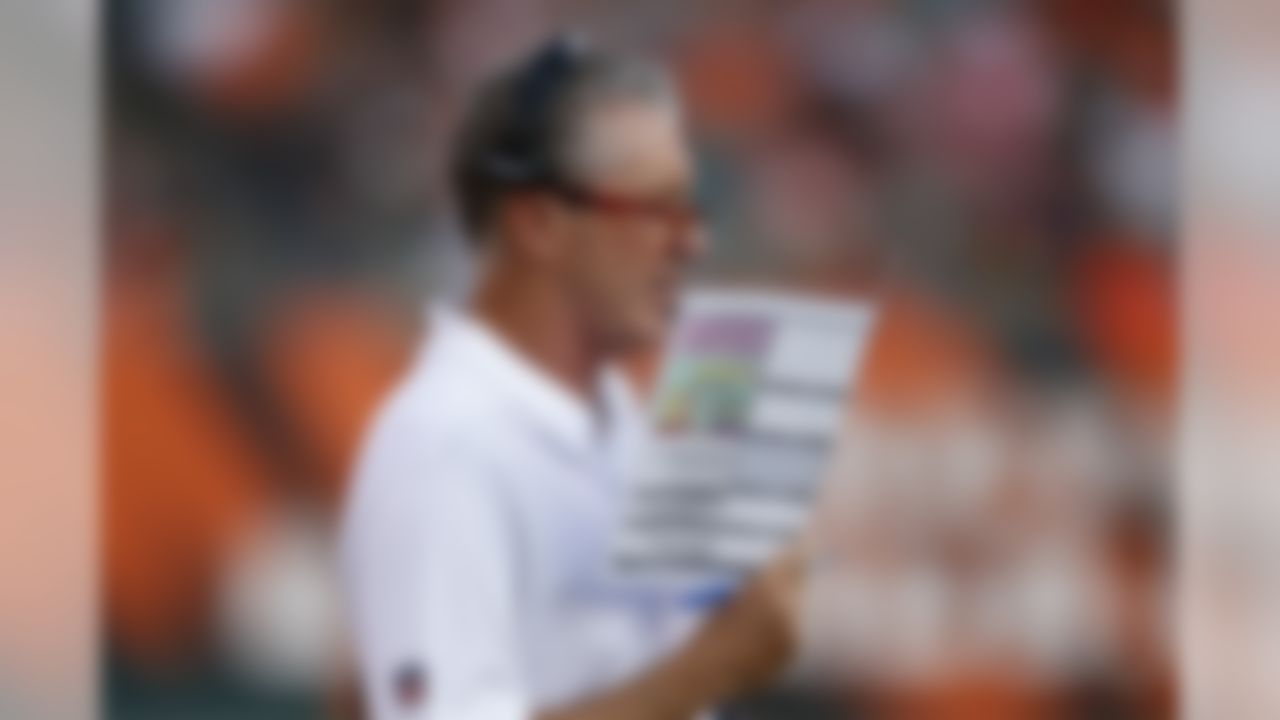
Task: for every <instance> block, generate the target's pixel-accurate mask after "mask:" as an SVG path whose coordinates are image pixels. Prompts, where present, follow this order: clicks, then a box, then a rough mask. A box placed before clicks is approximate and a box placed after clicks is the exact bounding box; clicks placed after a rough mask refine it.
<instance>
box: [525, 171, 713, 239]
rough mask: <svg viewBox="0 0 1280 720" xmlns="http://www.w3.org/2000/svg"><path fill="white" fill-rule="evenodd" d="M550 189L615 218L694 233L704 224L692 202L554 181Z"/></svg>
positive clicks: (573, 201)
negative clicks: (642, 221)
mask: <svg viewBox="0 0 1280 720" xmlns="http://www.w3.org/2000/svg"><path fill="white" fill-rule="evenodd" d="M550 189H551V190H552V191H553V192H554V193H555V194H556V195H558V196H559V197H561V198H562V199H564V200H565V201H567V202H568V203H570V204H572V205H574V206H577V207H580V208H585V209H589V210H592V211H594V212H598V213H601V214H604V215H611V216H614V217H626V218H639V219H649V220H653V221H656V222H659V223H661V224H662V225H664V226H665V227H667V228H669V229H671V230H672V231H675V232H680V233H687V232H694V231H698V230H700V229H701V228H702V225H703V213H702V210H701V208H699V207H698V205H697V203H694V202H688V201H672V200H659V199H654V198H640V197H628V196H626V195H619V194H615V193H608V192H602V191H599V190H590V189H587V188H583V187H579V186H576V185H571V184H566V183H554V184H552V185H551V187H550Z"/></svg>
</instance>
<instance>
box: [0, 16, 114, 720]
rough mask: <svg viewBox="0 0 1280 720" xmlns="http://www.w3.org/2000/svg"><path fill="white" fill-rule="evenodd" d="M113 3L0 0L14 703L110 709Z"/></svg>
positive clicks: (9, 693)
mask: <svg viewBox="0 0 1280 720" xmlns="http://www.w3.org/2000/svg"><path fill="white" fill-rule="evenodd" d="M99 13H100V6H99V4H98V3H97V2H94V0H6V1H5V2H0V717H23V718H25V717H31V718H37V717H39V718H45V717H48V718H55V717H56V718H67V719H68V720H78V719H79V718H88V717H93V716H94V715H95V714H96V704H97V694H98V693H97V683H96V678H97V670H98V668H97V638H98V626H97V608H98V606H99V602H98V597H97V595H96V588H97V560H98V557H99V553H98V547H97V543H98V535H97V533H96V518H97V517H98V513H97V507H98V506H97V499H98V498H97V476H98V472H97V470H98V458H97V452H96V437H97V434H96V423H97V417H98V416H97V412H96V410H97V404H96V396H97V383H96V377H97V357H98V353H97V349H98V344H97V336H96V315H97V310H98V308H97V304H98V301H97V298H98V294H97V290H98V282H97V277H98V264H97V262H96V260H97V254H98V252H97V247H98V245H97V237H98V203H97V197H98V195H97V190H98V188H97V180H98V173H97V170H98V163H97V157H98V122H97V120H98V115H97V107H98V102H97V101H98V88H97V82H96V81H97V75H98V70H99V67H98V63H99V56H98V31H99V26H98V22H97V21H98V18H99V16H100V15H99Z"/></svg>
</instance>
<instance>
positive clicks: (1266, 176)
mask: <svg viewBox="0 0 1280 720" xmlns="http://www.w3.org/2000/svg"><path fill="white" fill-rule="evenodd" d="M1181 9H1182V14H1181V23H1180V24H1181V32H1182V37H1181V41H1182V42H1181V47H1182V52H1183V56H1182V87H1183V114H1182V128H1183V132H1182V143H1181V146H1182V176H1183V179H1182V184H1181V189H1182V209H1183V212H1182V228H1181V230H1182V237H1183V238H1184V242H1183V243H1182V244H1181V248H1180V249H1181V293H1182V298H1181V299H1182V302H1181V313H1182V324H1181V329H1182V333H1181V335H1182V355H1181V360H1182V378H1181V415H1180V420H1179V446H1178V453H1179V455H1178V461H1179V462H1178V474H1179V477H1178V480H1179V492H1178V509H1179V523H1178V527H1179V534H1178V547H1177V551H1178V552H1177V555H1178V569H1177V581H1176V605H1177V609H1178V627H1177V635H1178V648H1179V669H1180V678H1181V690H1182V693H1181V715H1182V717H1186V718H1192V719H1194V720H1218V719H1220V718H1231V719H1232V720H1253V719H1254V718H1257V719H1259V720H1263V719H1267V718H1278V717H1280V129H1278V128H1280V87H1278V84H1280V42H1278V41H1277V37H1278V36H1277V29H1280V4H1277V3H1275V2H1274V1H1273V0H1186V1H1185V2H1184V4H1183V5H1182V6H1181Z"/></svg>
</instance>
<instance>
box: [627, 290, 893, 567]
mask: <svg viewBox="0 0 1280 720" xmlns="http://www.w3.org/2000/svg"><path fill="white" fill-rule="evenodd" d="M872 317H873V316H872V311H871V308H870V307H869V306H868V305H866V304H863V303H857V302H849V301H837V300H830V299H815V298H809V297H805V296H795V295H787V294H782V293H775V292H749V291H698V292H695V293H692V294H690V295H689V296H687V297H686V298H685V300H684V303H683V305H682V310H681V318H680V321H679V322H678V324H677V327H676V329H675V332H674V333H673V335H672V342H671V345H670V346H669V348H668V350H667V354H666V357H665V358H664V362H663V368H662V372H661V374H660V378H659V382H658V387H657V390H656V392H655V394H654V399H653V404H652V407H651V415H652V422H653V425H654V430H655V433H654V436H655V437H654V442H653V444H652V447H651V448H650V451H649V452H648V454H647V455H646V457H645V458H644V460H643V462H641V464H640V466H639V467H638V468H637V470H636V473H635V476H634V477H633V478H632V482H631V483H630V484H629V487H628V493H629V494H628V497H627V502H626V503H625V504H624V511H623V519H622V526H621V527H622V529H621V532H620V533H619V536H618V537H617V538H616V543H615V548H614V558H615V560H616V562H617V564H618V567H619V568H620V569H621V570H622V571H623V572H624V573H625V574H626V575H629V576H632V577H648V578H652V579H659V580H662V581H664V582H672V583H677V584H679V585H680V586H682V587H687V588H689V589H690V590H696V589H698V588H705V587H716V586H723V585H724V584H726V583H732V582H733V581H734V580H736V579H737V578H738V577H740V576H741V574H742V573H743V572H745V571H748V570H750V569H752V568H754V567H756V566H758V565H760V564H761V563H763V562H765V561H767V560H768V559H769V558H770V557H771V556H772V555H773V554H774V553H775V552H777V550H778V549H779V548H780V547H781V545H782V544H783V543H785V542H786V541H787V539H788V538H790V537H792V536H793V535H794V534H795V533H796V532H797V531H798V530H800V529H801V528H803V527H804V526H805V524H806V522H807V521H808V517H809V514H810V513H809V510H810V505H811V503H812V499H813V496H814V492H815V490H816V488H817V485H818V481H819V479H820V478H821V476H822V475H823V473H824V471H825V469H826V465H827V462H828V460H829V458H830V456H831V452H832V450H833V448H834V446H835V442H836V439H837V437H838V436H839V433H840V428H841V423H842V421H843V417H844V410H845V407H846V405H847V404H848V397H849V391H850V390H851V386H852V383H853V379H854V377H855V375H856V373H857V370H858V364H859V362H860V360H861V357H862V355H863V350H864V348H865V346H866V344H867V339H868V336H869V334H870V328H871V322H872Z"/></svg>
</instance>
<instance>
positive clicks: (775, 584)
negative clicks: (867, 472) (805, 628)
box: [539, 542, 808, 720]
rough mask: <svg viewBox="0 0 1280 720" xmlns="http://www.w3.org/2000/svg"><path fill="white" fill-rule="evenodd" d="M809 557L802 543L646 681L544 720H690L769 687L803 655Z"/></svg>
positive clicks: (745, 587) (747, 586)
mask: <svg viewBox="0 0 1280 720" xmlns="http://www.w3.org/2000/svg"><path fill="white" fill-rule="evenodd" d="M807 552H808V551H807V546H806V544H805V543H803V542H802V543H797V544H796V545H794V546H793V547H791V548H789V549H788V550H786V551H785V552H784V553H782V554H781V555H780V556H779V557H778V558H777V559H775V560H774V561H773V562H772V563H771V564H769V565H768V566H766V567H765V568H764V569H762V570H761V571H760V572H758V573H757V574H756V575H755V576H754V577H753V578H751V579H750V580H749V581H748V582H747V583H746V584H745V585H743V587H742V588H741V589H740V590H739V591H738V593H737V594H736V595H734V596H733V598H732V599H730V600H729V601H728V602H727V603H726V604H725V605H724V606H723V607H721V608H720V609H719V610H717V611H716V612H715V613H714V614H713V615H712V616H711V617H710V618H708V619H707V621H706V623H705V624H704V625H703V626H702V628H700V629H699V631H698V632H697V633H696V634H695V635H694V636H693V637H692V638H691V639H690V640H689V642H688V643H687V644H686V645H685V646H684V647H682V648H680V649H679V650H678V651H677V652H676V653H675V654H674V655H672V656H671V657H670V658H668V659H667V660H666V661H664V662H662V663H660V664H659V665H658V666H656V667H654V668H651V669H650V670H649V671H648V672H646V673H645V674H644V675H642V676H640V677H639V678H636V679H635V680H633V681H631V682H630V683H627V684H626V685H623V686H621V687H619V688H616V689H614V690H612V691H610V692H607V693H605V694H604V695H601V696H599V697H597V698H595V699H593V700H588V701H586V702H584V703H580V704H578V705H575V706H573V707H571V708H566V709H564V710H562V711H557V712H554V713H551V714H548V715H543V716H539V720H606V719H607V720H688V718H690V717H692V716H693V715H694V714H696V713H697V712H699V711H700V710H703V709H705V708H707V707H710V706H712V705H716V704H718V703H721V702H724V701H726V700H730V699H732V698H735V697H738V696H740V695H743V694H746V693H749V692H753V691H756V690H759V689H761V688H763V687H766V686H767V685H768V684H769V683H770V682H771V681H773V680H774V679H775V678H776V677H777V676H778V674H779V673H781V672H782V671H783V670H784V669H785V668H786V667H787V664H788V663H789V662H790V660H791V658H792V656H793V655H794V654H795V650H796V646H797V644H798V643H797V627H798V622H797V613H798V609H799V604H800V602H799V600H800V596H801V592H802V590H803V586H804V582H805V579H806V574H807V573H806V565H807V557H808V555H807Z"/></svg>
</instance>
